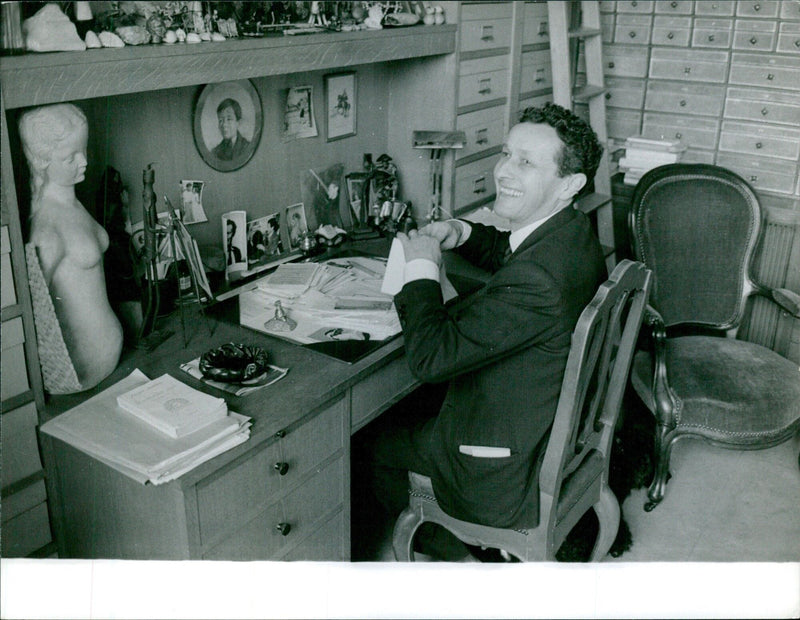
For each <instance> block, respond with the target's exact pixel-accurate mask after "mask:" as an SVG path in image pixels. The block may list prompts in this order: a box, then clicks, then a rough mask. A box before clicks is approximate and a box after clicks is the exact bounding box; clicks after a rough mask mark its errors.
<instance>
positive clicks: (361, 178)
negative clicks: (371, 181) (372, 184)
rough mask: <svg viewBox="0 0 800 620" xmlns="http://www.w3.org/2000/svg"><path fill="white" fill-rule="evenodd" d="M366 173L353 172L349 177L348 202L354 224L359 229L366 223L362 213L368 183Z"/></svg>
mask: <svg viewBox="0 0 800 620" xmlns="http://www.w3.org/2000/svg"><path fill="white" fill-rule="evenodd" d="M367 176H368V175H367V173H366V172H351V173H350V174H348V175H347V177H346V178H347V202H348V204H349V205H350V211H351V213H352V215H353V223H354V224H355V225H356V227H358V226H359V225H361V224H365V223H366V220H367V218H366V216H365V214H364V213H362V202H361V201H362V200H363V197H364V184H365V183H366V182H367Z"/></svg>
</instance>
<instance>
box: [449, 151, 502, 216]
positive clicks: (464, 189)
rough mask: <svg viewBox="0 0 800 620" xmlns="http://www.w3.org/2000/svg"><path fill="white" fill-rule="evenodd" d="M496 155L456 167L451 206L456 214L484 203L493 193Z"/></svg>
mask: <svg viewBox="0 0 800 620" xmlns="http://www.w3.org/2000/svg"><path fill="white" fill-rule="evenodd" d="M497 160H498V156H492V157H484V158H483V159H479V160H478V161H474V162H472V163H470V164H467V165H466V166H461V167H459V168H456V175H455V176H456V187H455V192H454V196H453V206H454V208H455V211H456V215H457V214H458V213H460V212H461V210H462V209H465V208H467V207H471V206H477V205H475V203H481V204H482V203H484V202H487V200H489V199H491V198H492V196H494V194H495V188H494V165H495V164H496V163H497Z"/></svg>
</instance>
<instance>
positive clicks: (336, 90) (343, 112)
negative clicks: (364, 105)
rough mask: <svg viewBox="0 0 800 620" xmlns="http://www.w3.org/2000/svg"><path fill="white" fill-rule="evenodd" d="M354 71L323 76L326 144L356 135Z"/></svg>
mask: <svg viewBox="0 0 800 620" xmlns="http://www.w3.org/2000/svg"><path fill="white" fill-rule="evenodd" d="M357 86H358V82H357V79H356V72H355V71H347V72H344V73H332V74H330V75H326V76H325V121H326V125H325V129H326V137H327V141H328V142H333V141H334V140H342V139H343V138H350V137H351V136H355V135H356V116H357V114H356V109H357V108H358V106H357V99H356V96H357V95H356V88H357Z"/></svg>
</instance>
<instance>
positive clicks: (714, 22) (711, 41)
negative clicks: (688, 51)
mask: <svg viewBox="0 0 800 620" xmlns="http://www.w3.org/2000/svg"><path fill="white" fill-rule="evenodd" d="M732 32H733V20H731V19H696V20H694V32H693V33H692V46H693V47H717V48H721V49H727V48H729V47H730V46H731V33H732Z"/></svg>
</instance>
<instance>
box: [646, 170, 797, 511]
mask: <svg viewBox="0 0 800 620" xmlns="http://www.w3.org/2000/svg"><path fill="white" fill-rule="evenodd" d="M630 225H631V232H632V239H633V245H634V252H635V254H636V258H637V259H638V260H640V261H642V262H643V263H644V264H645V265H646V266H647V268H648V269H650V270H652V272H653V292H652V296H651V300H650V307H648V311H647V315H646V319H645V320H646V323H648V324H649V325H650V327H651V331H652V345H653V346H652V351H641V352H639V353H637V354H636V357H635V360H634V364H633V369H632V370H631V383H632V384H633V386H634V388H635V390H636V392H637V393H638V394H639V396H640V397H641V398H642V400H643V401H644V403H645V404H646V405H647V407H648V408H649V409H650V411H651V412H653V414H654V415H655V417H656V422H657V430H656V440H655V475H654V478H653V482H652V484H651V486H650V489H649V491H648V502H647V503H646V504H645V510H648V511H650V510H652V509H653V508H654V507H655V506H656V505H657V504H658V503H659V502H660V501H661V500H662V499H663V497H664V490H665V486H666V483H667V478H668V476H669V459H670V452H671V450H672V446H673V445H674V443H675V442H676V441H677V440H678V439H680V438H684V437H699V438H702V439H705V440H706V441H708V442H710V443H712V444H715V445H719V446H723V447H726V448H733V449H742V450H753V449H759V448H767V447H770V446H774V445H776V444H778V443H781V442H783V441H785V440H787V439H789V438H790V437H792V436H793V435H794V434H795V433H797V432H798V430H800V373H799V372H798V368H797V360H795V361H794V362H791V361H789V360H788V359H785V358H783V357H781V356H780V355H778V354H777V353H775V352H774V351H772V350H770V349H768V348H766V347H764V346H761V345H759V344H755V343H752V342H746V341H743V340H739V339H737V332H738V330H739V327H740V324H741V322H742V317H743V316H744V314H745V308H746V302H747V299H748V297H749V296H750V295H752V294H758V295H762V296H764V297H765V298H767V299H769V300H770V301H772V302H775V303H777V304H778V305H779V306H780V308H782V309H783V310H784V311H786V312H788V313H790V314H791V315H793V316H795V317H798V316H800V313H799V311H800V295H797V294H796V293H793V292H791V291H788V290H786V289H771V288H768V287H766V286H762V285H760V284H756V283H755V282H754V281H753V279H752V277H751V274H750V266H751V259H752V256H753V253H754V250H755V248H756V245H757V243H758V236H759V230H760V226H761V210H760V205H759V201H758V196H757V195H756V193H755V192H754V191H753V189H752V188H751V187H750V186H749V185H748V184H747V183H746V182H745V181H744V180H743V179H742V178H741V177H739V176H738V175H736V174H735V173H733V172H731V171H730V170H726V169H724V168H721V167H719V166H712V165H708V164H683V163H678V164H669V165H666V166H660V167H658V168H655V169H653V170H651V171H649V172H648V173H646V174H645V175H644V176H643V177H642V179H641V180H640V181H639V183H638V184H637V186H636V189H635V191H634V196H633V202H632V206H631V213H630ZM726 336H727V337H726ZM687 483H689V484H690V483H691V482H690V481H687Z"/></svg>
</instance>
